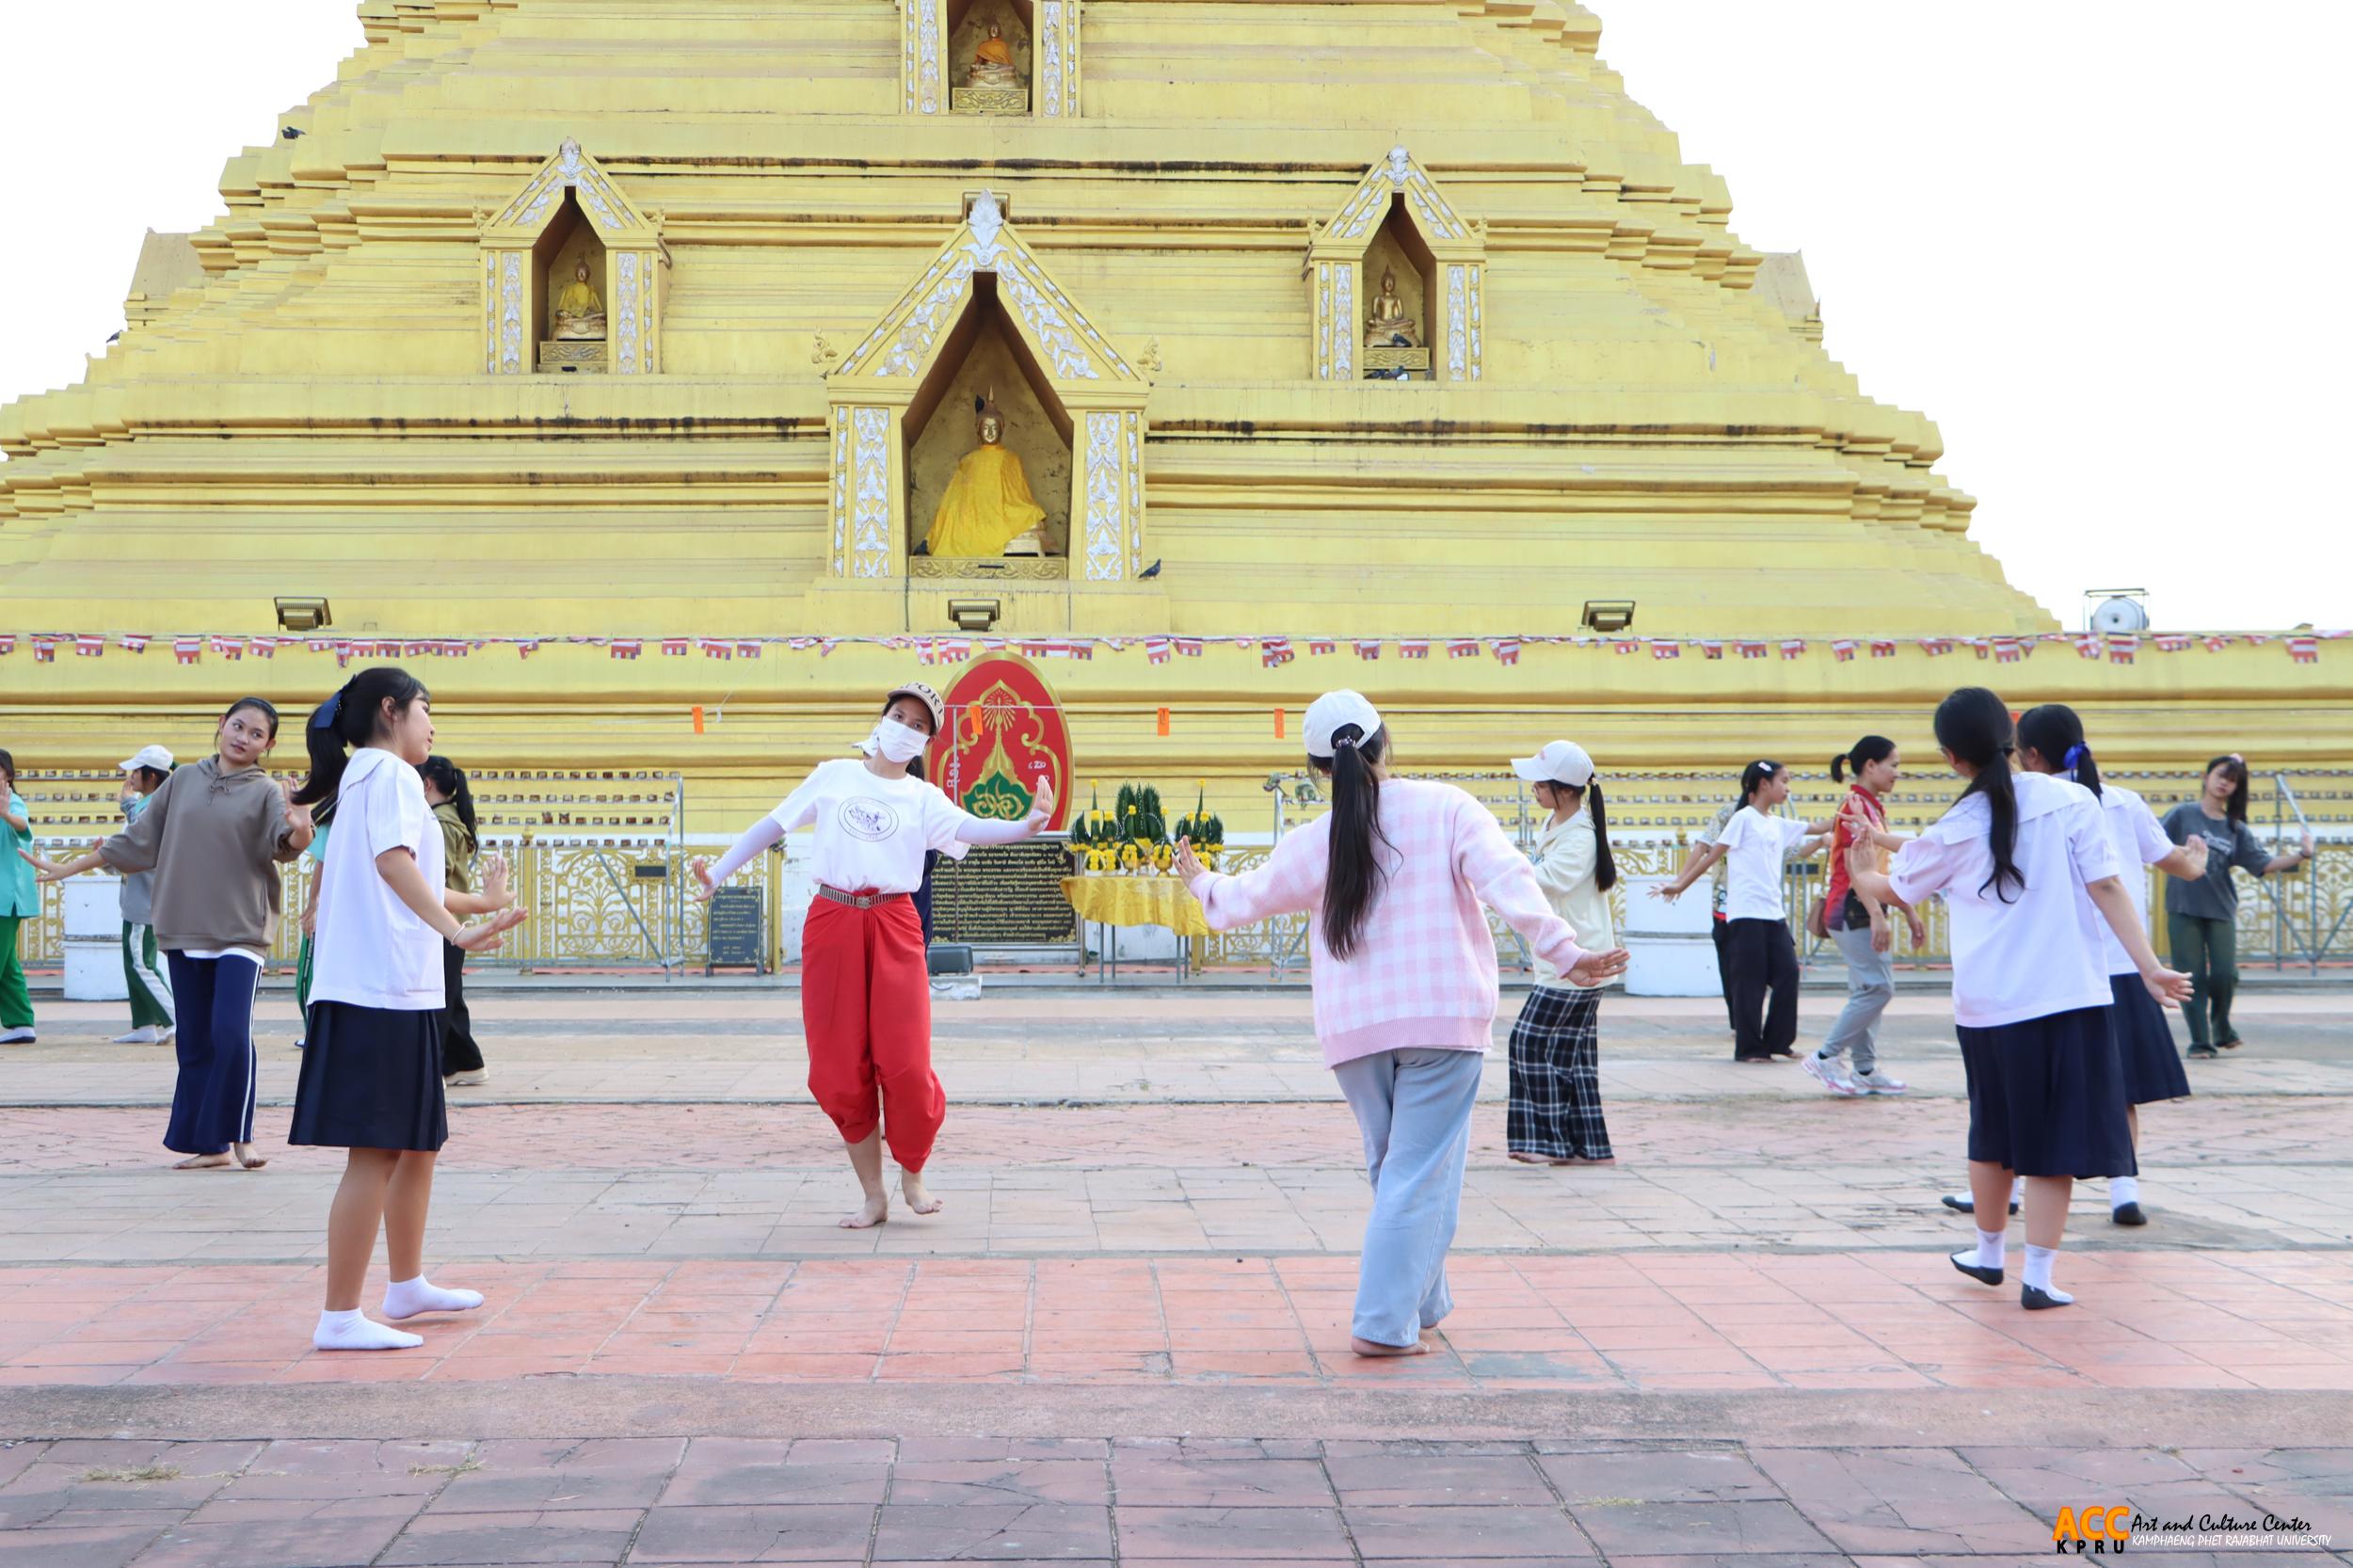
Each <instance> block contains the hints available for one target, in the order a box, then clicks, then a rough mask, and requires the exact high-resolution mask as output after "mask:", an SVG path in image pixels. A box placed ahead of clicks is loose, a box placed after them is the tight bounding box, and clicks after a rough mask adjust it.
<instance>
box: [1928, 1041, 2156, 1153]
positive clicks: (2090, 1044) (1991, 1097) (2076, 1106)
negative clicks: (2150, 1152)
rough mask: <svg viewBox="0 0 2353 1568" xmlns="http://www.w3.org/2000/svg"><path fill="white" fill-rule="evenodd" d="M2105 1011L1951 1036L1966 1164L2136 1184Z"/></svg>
mask: <svg viewBox="0 0 2353 1568" xmlns="http://www.w3.org/2000/svg"><path fill="white" fill-rule="evenodd" d="M2108 1012H2109V1010H2108V1009H2107V1008H2105V1007H2080V1008H2077V1009H2075V1010H2074V1011H2073V1012H2068V1013H2053V1014H2051V1015H2050V1016H2047V1017H2041V1018H2026V1019H2024V1020H2022V1021H2020V1022H2018V1023H2014V1024H2000V1025H1997V1026H1995V1027H1993V1028H1990V1029H1969V1028H1956V1030H1955V1032H1956V1033H1957V1034H1959V1035H1960V1036H1961V1064H1962V1065H1963V1066H1964V1067H1966V1068H1967V1069H1968V1073H1969V1158H1970V1159H1971V1160H1990V1161H1992V1162H1993V1163H1994V1164H1996V1165H2008V1166H2009V1167H2010V1168H2011V1169H2012V1170H2014V1171H2016V1172H2017V1173H2018V1174H2019V1175H2020V1176H2076V1177H2086V1176H2137V1175H2139V1171H2140V1168H2139V1166H2137V1164H2135V1163H2134V1161H2133V1140H2132V1132H2131V1129H2130V1128H2127V1127H2126V1126H2125V1125H2124V1075H2123V1069H2122V1067H2121V1065H2120V1064H2119V1063H2118V1061H2117V1054H2116V1036H2115V1034H2114V1032H2112V1031H2111V1030H2110V1028H2109V1025H2108Z"/></svg>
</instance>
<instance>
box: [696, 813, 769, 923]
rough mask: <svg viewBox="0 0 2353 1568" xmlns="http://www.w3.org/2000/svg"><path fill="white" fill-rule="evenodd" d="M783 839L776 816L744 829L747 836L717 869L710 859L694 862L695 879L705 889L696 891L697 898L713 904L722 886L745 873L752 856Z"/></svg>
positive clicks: (733, 846) (730, 849)
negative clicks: (714, 894) (738, 873)
mask: <svg viewBox="0 0 2353 1568" xmlns="http://www.w3.org/2000/svg"><path fill="white" fill-rule="evenodd" d="M783 837H784V824H782V823H780V822H778V821H776V818H774V817H762V818H760V820H759V821H758V822H756V823H754V824H752V825H751V826H749V827H747V828H745V829H744V836H743V837H742V838H740V839H738V840H735V843H734V844H733V845H732V846H731V847H730V848H729V849H728V852H727V853H726V854H725V855H723V856H720V857H719V863H718V864H717V865H716V866H713V865H712V864H711V862H709V861H708V860H702V859H697V860H696V862H695V880H696V882H698V883H700V884H701V885H702V886H701V887H700V888H696V893H695V896H696V898H698V899H701V900H702V901H703V902H704V903H706V904H708V903H709V902H711V895H712V891H713V890H714V889H716V888H718V886H719V884H720V883H722V882H725V881H726V880H727V879H728V877H730V876H733V875H734V874H735V873H736V872H740V871H742V870H743V869H744V866H745V865H746V864H748V863H749V862H750V860H751V858H752V856H755V855H758V854H759V853H760V851H761V850H763V849H766V848H767V847H768V846H769V845H770V844H773V843H775V842H776V841H777V840H780V839H782V838H783Z"/></svg>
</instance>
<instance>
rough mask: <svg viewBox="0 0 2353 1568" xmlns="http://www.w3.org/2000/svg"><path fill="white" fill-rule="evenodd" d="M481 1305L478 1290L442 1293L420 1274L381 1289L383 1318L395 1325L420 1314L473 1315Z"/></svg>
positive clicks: (480, 1294)
mask: <svg viewBox="0 0 2353 1568" xmlns="http://www.w3.org/2000/svg"><path fill="white" fill-rule="evenodd" d="M481 1304H482V1292H481V1291H479V1290H444V1289H442V1288H440V1286H438V1285H436V1284H434V1283H433V1282H432V1281H431V1280H428V1279H426V1278H425V1277H424V1275H423V1274H419V1275H418V1276H417V1277H416V1278H414V1279H399V1280H394V1281H393V1282H392V1284H391V1285H389V1286H387V1287H385V1289H384V1316H385V1317H387V1318H390V1319H392V1320H393V1321H395V1322H398V1321H399V1320H401V1319H403V1318H414V1317H416V1316H417V1315H418V1314H419V1313H422V1312H472V1310H473V1309H474V1308H475V1307H477V1306H480V1305H481Z"/></svg>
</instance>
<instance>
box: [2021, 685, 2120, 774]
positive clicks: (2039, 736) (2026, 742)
mask: <svg viewBox="0 0 2353 1568" xmlns="http://www.w3.org/2000/svg"><path fill="white" fill-rule="evenodd" d="M2018 744H2020V745H2022V746H2031V747H2033V748H2034V751H2035V754H2036V755H2037V756H2039V757H2041V759H2042V760H2044V761H2045V762H2048V763H2050V764H2051V766H2052V767H2054V768H2056V769H2057V770H2058V771H2059V772H2060V773H2063V774H2066V775H2067V776H2070V777H2072V778H2073V779H2074V781H2075V782H2076V783H2078V784H2080V785H2082V786H2083V787H2084V788H2085V789H2087V790H2089V791H2090V792H2092V793H2093V794H2095V795H2096V794H2098V793H2099V792H2100V764H2099V763H2098V762H2095V761H2093V760H2092V758H2091V744H2090V743H2089V742H2088V741H2086V740H2085V739H2084V721H2083V719H2082V717H2081V716H2080V715H2078V714H2077V713H2076V712H2075V710H2073V708H2070V707H2069V706H2067V704H2065V703H2064V702H2046V703H2044V704H2042V705H2041V707H2039V708H2029V709H2027V710H2026V711H2025V712H2024V713H2022V714H2020V715H2019V717H2018Z"/></svg>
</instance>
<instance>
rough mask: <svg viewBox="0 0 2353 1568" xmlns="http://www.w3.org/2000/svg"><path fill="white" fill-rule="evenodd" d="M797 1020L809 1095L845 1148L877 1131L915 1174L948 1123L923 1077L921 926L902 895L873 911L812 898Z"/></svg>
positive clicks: (937, 1094) (931, 1080) (928, 1019)
mask: <svg viewBox="0 0 2353 1568" xmlns="http://www.w3.org/2000/svg"><path fill="white" fill-rule="evenodd" d="M801 1024H802V1028H803V1030H804V1032H806V1033H807V1034H808V1092H809V1093H810V1094H811V1095H813V1096H816V1099H817V1104H818V1107H819V1108H820V1109H821V1110H823V1111H824V1112H825V1114H826V1115H828V1116H831V1117H832V1118H833V1125H834V1126H835V1127H837V1128H840V1130H841V1141H842V1142H843V1143H845V1144H859V1143H863V1142H865V1141H866V1140H867V1139H868V1138H871V1137H872V1136H873V1133H874V1128H875V1127H876V1126H877V1125H880V1126H881V1127H882V1128H883V1134H884V1138H885V1141H886V1142H888V1144H889V1145H890V1156H891V1158H892V1159H893V1160H897V1161H898V1162H899V1163H900V1165H901V1166H902V1167H904V1169H906V1170H910V1171H920V1170H921V1169H922V1168H923V1163H924V1161H925V1160H929V1159H930V1158H931V1156H932V1143H933V1141H934V1140H935V1139H936V1138H937V1137H938V1136H939V1127H940V1124H941V1123H942V1122H944V1121H945V1120H947V1117H948V1096H947V1092H946V1091H945V1090H943V1089H941V1088H940V1086H939V1079H938V1077H937V1076H936V1074H934V1073H933V1071H932V983H931V972H930V969H929V968H928V967H927V966H926V965H925V963H924V960H923V922H922V920H921V918H920V916H918V915H917V914H916V912H915V901H914V900H913V899H910V898H908V897H906V896H905V895H904V894H902V895H900V896H898V897H895V898H889V899H886V900H884V901H883V902H882V903H880V904H875V905H874V907H872V909H857V908H853V907H852V906H851V905H849V904H838V903H836V902H835V901H834V900H832V899H829V898H825V897H824V896H822V895H821V896H819V897H817V898H813V899H811V900H810V901H809V904H808V923H807V924H805V925H804V926H803V927H802V928H801Z"/></svg>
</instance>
